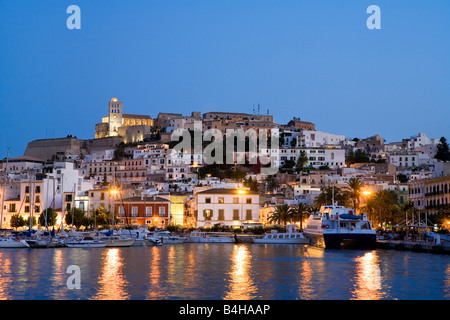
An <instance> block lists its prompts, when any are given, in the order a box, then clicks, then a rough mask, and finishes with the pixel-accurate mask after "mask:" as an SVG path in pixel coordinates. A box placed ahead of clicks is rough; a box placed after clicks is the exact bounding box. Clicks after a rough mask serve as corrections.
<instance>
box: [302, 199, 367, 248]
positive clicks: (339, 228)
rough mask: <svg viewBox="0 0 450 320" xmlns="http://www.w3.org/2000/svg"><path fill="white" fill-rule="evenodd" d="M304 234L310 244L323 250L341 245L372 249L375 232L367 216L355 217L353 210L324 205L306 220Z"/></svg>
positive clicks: (362, 214)
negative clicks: (309, 240)
mask: <svg viewBox="0 0 450 320" xmlns="http://www.w3.org/2000/svg"><path fill="white" fill-rule="evenodd" d="M304 233H305V234H306V235H307V236H308V237H309V238H310V239H311V242H312V244H315V245H318V246H323V247H325V248H340V247H341V246H342V245H350V246H357V247H374V246H375V243H376V231H375V230H374V229H372V225H371V222H370V221H369V220H368V219H367V215H366V214H364V213H361V214H360V215H356V214H355V213H354V212H353V209H350V208H345V207H343V206H338V205H326V206H323V207H322V208H321V210H320V211H318V212H316V213H314V214H312V215H311V216H310V217H309V218H308V222H307V227H306V228H305V230H304Z"/></svg>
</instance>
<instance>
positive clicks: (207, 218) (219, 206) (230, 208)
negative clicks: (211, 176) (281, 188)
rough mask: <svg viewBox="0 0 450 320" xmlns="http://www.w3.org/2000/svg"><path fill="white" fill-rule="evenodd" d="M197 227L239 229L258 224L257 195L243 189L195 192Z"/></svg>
mask: <svg viewBox="0 0 450 320" xmlns="http://www.w3.org/2000/svg"><path fill="white" fill-rule="evenodd" d="M194 196H195V201H196V205H197V226H198V227H212V226H214V225H215V224H221V225H226V226H232V227H241V226H243V225H244V224H252V223H259V194H258V193H255V192H251V191H249V190H243V189H208V190H204V191H200V192H197V193H196V194H195V195H194Z"/></svg>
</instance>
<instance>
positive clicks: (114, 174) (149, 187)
mask: <svg viewBox="0 0 450 320" xmlns="http://www.w3.org/2000/svg"><path fill="white" fill-rule="evenodd" d="M106 107H107V108H108V109H107V110H108V114H107V115H106V116H105V117H103V118H102V119H101V122H100V123H97V124H96V125H95V138H93V139H89V140H82V139H77V138H76V137H74V136H71V135H68V136H67V137H63V138H58V139H39V140H35V141H31V142H29V143H28V146H27V148H26V150H25V152H24V155H23V156H21V157H16V158H8V157H7V158H5V159H3V160H2V161H1V163H0V171H1V174H2V175H1V179H2V180H1V185H0V197H1V205H2V206H1V228H21V227H27V226H29V225H35V226H38V227H44V226H43V223H42V220H41V219H39V217H40V216H41V215H42V214H43V212H46V213H49V212H52V214H53V215H54V217H55V219H54V221H46V222H45V224H50V226H53V227H55V228H59V227H61V224H64V226H65V227H75V228H81V229H83V228H92V227H93V226H94V225H95V226H98V225H104V226H106V225H108V223H109V221H110V220H109V218H108V217H109V216H110V214H111V213H112V212H114V213H115V214H116V216H117V220H116V223H117V224H118V225H119V226H121V227H128V228H133V227H142V226H147V227H149V228H162V229H163V228H167V227H168V226H174V227H177V228H217V227H229V228H236V229H239V230H247V229H248V228H255V227H264V226H267V225H273V224H276V223H278V222H281V221H283V220H286V217H283V216H280V214H281V212H280V209H279V207H280V206H281V205H289V206H293V205H298V204H303V205H304V207H305V208H309V209H308V210H309V211H308V210H307V211H308V212H311V210H314V208H317V206H319V205H321V204H322V205H323V204H327V203H331V202H332V201H333V200H334V201H338V202H340V203H341V204H342V205H348V206H355V209H358V211H363V210H364V211H366V212H367V213H368V215H369V217H370V218H371V219H372V220H373V221H375V225H377V226H378V227H380V228H383V227H392V226H401V225H402V224H404V223H406V222H405V221H406V220H408V218H407V217H408V214H409V215H410V217H411V215H412V216H414V215H416V216H417V219H419V221H420V219H425V220H426V221H431V223H436V224H439V227H440V228H448V227H449V224H450V223H449V222H448V221H447V220H442V217H444V218H445V217H448V213H449V208H450V204H449V202H450V190H449V189H450V157H449V151H448V144H447V142H446V139H445V138H443V137H437V138H430V137H428V136H427V135H426V134H425V133H418V134H417V135H415V136H412V137H409V138H405V139H402V141H399V142H389V143H387V142H386V141H385V139H384V138H383V137H382V136H380V135H374V136H371V137H352V138H348V137H345V136H344V135H340V134H335V133H329V132H323V131H319V130H317V129H316V125H315V124H314V123H312V122H308V121H303V120H301V119H300V118H295V117H294V118H293V119H292V120H291V121H289V122H288V123H287V124H280V123H276V122H274V117H273V116H272V115H269V114H268V113H267V114H265V115H261V114H259V112H254V114H246V113H231V112H207V113H204V114H201V113H200V112H192V113H191V114H190V115H188V116H184V115H182V114H175V113H159V114H158V115H157V116H156V118H152V117H151V116H150V115H136V114H126V113H123V102H121V101H119V100H118V99H117V98H113V99H111V100H110V101H109V103H107V104H106V103H105V111H106ZM199 128H201V131H202V132H205V131H207V130H212V129H216V130H218V131H219V132H222V133H223V135H224V136H225V132H226V131H227V130H235V131H236V130H238V131H241V132H244V133H245V132H248V131H250V130H252V131H254V132H255V133H256V134H260V133H261V132H267V134H268V135H269V136H270V135H271V134H274V133H276V138H277V140H276V141H277V143H278V146H275V145H273V143H272V145H270V143H269V145H268V146H267V147H266V148H265V149H264V150H263V151H265V155H266V156H268V157H269V158H270V160H271V161H272V164H273V165H274V166H275V167H276V168H277V173H276V174H273V175H269V174H264V171H263V170H262V169H263V168H264V167H265V164H263V163H262V162H261V161H259V159H256V161H251V160H252V159H251V157H250V156H249V154H250V150H249V148H248V140H246V139H244V140H245V141H244V142H245V143H244V144H245V147H246V149H245V150H244V151H242V150H238V149H236V148H235V149H233V152H232V153H233V158H232V159H235V160H234V161H233V162H231V163H230V162H227V161H222V162H221V163H220V162H219V163H215V164H207V163H205V161H204V160H205V159H204V152H205V149H206V148H207V145H208V143H206V142H205V141H203V143H202V144H201V145H200V148H195V147H194V148H192V149H191V150H190V152H187V150H184V151H181V152H180V150H177V149H176V145H177V143H178V140H177V141H173V139H172V134H173V133H174V132H176V131H177V130H178V131H179V130H184V131H185V132H188V133H189V134H190V135H192V136H194V135H195V132H196V130H198V129H199ZM93 129H94V128H93ZM224 140H225V139H224ZM238 140H239V139H238ZM210 141H211V140H210ZM259 142H261V139H259ZM216 156H217V155H216ZM228 156H231V155H230V154H228ZM224 157H225V156H224ZM224 157H223V158H224ZM238 160H239V161H238ZM253 160H254V159H253ZM355 185H356V186H355ZM355 190H356V191H358V192H359V193H358V194H357V195H355ZM352 192H353V194H352ZM386 208H387V209H386ZM305 214H307V212H305ZM30 217H33V219H35V220H36V221H31V222H30ZM433 217H434V218H433ZM438 217H439V219H441V220H439V219H437V218H438ZM27 219H28V220H27ZM102 219H103V220H102ZM289 219H290V220H291V221H294V222H299V221H300V219H303V218H302V217H300V218H299V217H293V216H290V217H289ZM433 219H434V220H433ZM285 222H286V221H285ZM46 227H48V225H47V226H46Z"/></svg>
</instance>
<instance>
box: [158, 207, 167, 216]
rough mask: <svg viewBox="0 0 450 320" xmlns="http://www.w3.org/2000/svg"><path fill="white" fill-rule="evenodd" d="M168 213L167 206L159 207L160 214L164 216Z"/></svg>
mask: <svg viewBox="0 0 450 320" xmlns="http://www.w3.org/2000/svg"><path fill="white" fill-rule="evenodd" d="M165 215H166V208H165V207H159V216H160V217H164V216H165Z"/></svg>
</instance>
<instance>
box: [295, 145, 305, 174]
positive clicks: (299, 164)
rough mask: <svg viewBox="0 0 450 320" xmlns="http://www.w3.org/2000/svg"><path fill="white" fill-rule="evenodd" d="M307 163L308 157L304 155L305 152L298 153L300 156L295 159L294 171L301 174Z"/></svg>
mask: <svg viewBox="0 0 450 320" xmlns="http://www.w3.org/2000/svg"><path fill="white" fill-rule="evenodd" d="M307 163H308V156H307V155H306V151H305V150H301V151H300V155H299V157H298V159H297V163H296V164H295V171H297V172H298V173H300V172H302V171H303V170H304V168H305V166H306V164H307Z"/></svg>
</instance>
